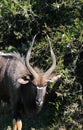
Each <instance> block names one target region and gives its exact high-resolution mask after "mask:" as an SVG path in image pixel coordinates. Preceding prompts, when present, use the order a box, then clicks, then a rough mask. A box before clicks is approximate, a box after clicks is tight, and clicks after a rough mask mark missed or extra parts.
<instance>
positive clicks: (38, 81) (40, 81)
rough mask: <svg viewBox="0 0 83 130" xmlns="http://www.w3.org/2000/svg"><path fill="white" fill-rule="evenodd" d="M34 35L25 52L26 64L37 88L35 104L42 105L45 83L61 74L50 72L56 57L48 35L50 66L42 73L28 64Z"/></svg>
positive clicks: (53, 67)
mask: <svg viewBox="0 0 83 130" xmlns="http://www.w3.org/2000/svg"><path fill="white" fill-rule="evenodd" d="M35 37H36V36H34V38H33V40H32V44H31V46H30V48H29V50H28V52H27V56H26V65H27V67H28V70H29V71H30V73H31V74H32V75H33V77H34V79H33V81H32V82H33V84H34V85H35V86H36V88H37V95H36V105H37V106H42V104H43V102H44V97H45V93H46V87H47V83H48V82H54V81H56V80H57V79H58V78H60V77H61V75H55V74H54V73H52V72H53V71H54V69H55V67H56V57H55V54H54V52H53V49H52V47H51V42H50V39H49V37H48V36H47V38H48V43H49V45H50V53H51V58H52V65H51V67H50V68H49V69H48V70H47V71H46V72H45V73H43V74H42V75H41V74H39V73H37V72H36V71H35V69H34V68H33V67H32V66H31V65H30V63H29V60H30V55H31V50H32V47H33V44H34V41H35Z"/></svg>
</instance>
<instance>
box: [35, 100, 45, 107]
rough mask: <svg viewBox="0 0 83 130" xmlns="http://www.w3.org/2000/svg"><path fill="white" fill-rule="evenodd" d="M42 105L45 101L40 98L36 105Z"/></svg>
mask: <svg viewBox="0 0 83 130" xmlns="http://www.w3.org/2000/svg"><path fill="white" fill-rule="evenodd" d="M42 104H43V101H42V100H41V99H40V98H39V99H36V105H38V106H42Z"/></svg>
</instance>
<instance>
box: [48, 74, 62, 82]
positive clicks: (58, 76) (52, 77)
mask: <svg viewBox="0 0 83 130" xmlns="http://www.w3.org/2000/svg"><path fill="white" fill-rule="evenodd" d="M60 77H61V74H59V75H55V74H51V75H50V76H49V79H48V80H47V82H52V83H53V82H55V81H57V80H58V79H59V78H60Z"/></svg>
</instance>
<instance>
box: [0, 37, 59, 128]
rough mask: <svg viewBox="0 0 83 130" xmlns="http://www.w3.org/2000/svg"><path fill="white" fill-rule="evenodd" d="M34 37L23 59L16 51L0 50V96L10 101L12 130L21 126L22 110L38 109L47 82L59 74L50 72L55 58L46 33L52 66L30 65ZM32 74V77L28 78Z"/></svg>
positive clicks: (29, 111)
mask: <svg viewBox="0 0 83 130" xmlns="http://www.w3.org/2000/svg"><path fill="white" fill-rule="evenodd" d="M35 37H36V36H35ZM35 37H34V38H33V40H32V44H31V46H30V48H29V50H28V52H27V55H26V59H25V60H24V58H23V57H21V56H20V54H18V53H0V100H6V101H10V103H11V107H12V113H13V130H22V113H32V114H33V113H38V112H39V111H40V110H41V108H42V106H43V103H44V99H45V94H46V88H47V83H48V82H54V81H56V80H57V79H58V78H60V77H61V75H55V74H54V73H53V71H54V70H55V67H56V58H55V54H54V52H53V49H52V47H51V43H50V40H49V37H48V36H47V38H48V41H49V42H48V43H49V46H50V53H51V58H52V65H51V67H50V68H49V69H48V70H47V71H46V72H41V69H39V68H37V67H36V68H33V67H32V66H31V65H30V63H29V60H30V56H31V50H32V47H33V44H34V41H35ZM31 76H32V77H33V79H31V78H30V77H31Z"/></svg>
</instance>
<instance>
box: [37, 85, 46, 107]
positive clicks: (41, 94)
mask: <svg viewBox="0 0 83 130" xmlns="http://www.w3.org/2000/svg"><path fill="white" fill-rule="evenodd" d="M45 93H46V87H39V86H37V96H36V105H37V106H42V105H43V102H44V97H45Z"/></svg>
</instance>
